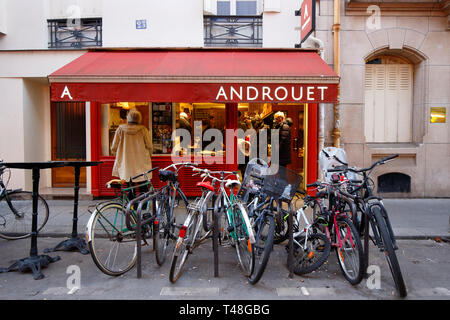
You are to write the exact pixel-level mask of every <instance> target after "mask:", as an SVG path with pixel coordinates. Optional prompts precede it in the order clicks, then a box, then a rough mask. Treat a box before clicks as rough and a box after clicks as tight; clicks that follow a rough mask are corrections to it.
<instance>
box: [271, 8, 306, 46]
mask: <svg viewBox="0 0 450 320" xmlns="http://www.w3.org/2000/svg"><path fill="white" fill-rule="evenodd" d="M300 5H301V0H282V1H280V3H279V7H278V3H277V2H276V1H272V2H271V3H270V6H269V4H267V6H266V7H265V8H266V9H267V10H268V11H265V12H264V13H263V47H264V48H294V47H295V44H297V43H300V29H298V28H299V27H300V17H297V16H295V11H296V10H299V9H300ZM278 8H279V12H277V9H278Z"/></svg>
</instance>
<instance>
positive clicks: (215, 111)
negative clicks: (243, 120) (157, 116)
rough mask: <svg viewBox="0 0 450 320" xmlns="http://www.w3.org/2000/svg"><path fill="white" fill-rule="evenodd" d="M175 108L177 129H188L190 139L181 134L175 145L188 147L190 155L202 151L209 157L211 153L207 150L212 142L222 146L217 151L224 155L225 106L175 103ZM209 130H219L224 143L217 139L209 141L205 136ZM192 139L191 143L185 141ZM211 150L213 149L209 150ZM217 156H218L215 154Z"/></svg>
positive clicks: (177, 136)
mask: <svg viewBox="0 0 450 320" xmlns="http://www.w3.org/2000/svg"><path fill="white" fill-rule="evenodd" d="M174 108H175V119H176V120H175V128H176V129H186V130H187V131H188V133H189V135H188V137H186V136H184V135H182V134H180V135H178V134H177V135H176V141H175V145H180V146H181V145H182V146H183V147H184V146H186V145H188V146H189V148H190V153H191V154H193V153H194V152H196V151H198V150H201V154H202V155H209V154H211V151H207V150H205V148H206V147H207V146H208V145H209V144H211V143H212V142H217V143H220V142H221V144H222V146H221V148H216V151H218V152H221V153H224V150H225V148H224V143H225V129H226V114H225V105H224V104H218V103H193V104H191V103H174ZM208 129H217V130H219V131H220V133H221V137H222V141H215V138H212V137H211V139H209V137H208V136H205V132H206V130H208ZM185 138H190V141H184V140H183V139H185ZM207 149H211V148H207ZM217 149H218V150H217ZM214 155H216V154H214Z"/></svg>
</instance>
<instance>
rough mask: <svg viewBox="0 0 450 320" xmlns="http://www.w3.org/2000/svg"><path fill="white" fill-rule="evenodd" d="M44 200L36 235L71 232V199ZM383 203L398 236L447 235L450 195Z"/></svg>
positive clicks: (83, 220) (81, 220) (83, 208)
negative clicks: (46, 211) (45, 212)
mask: <svg viewBox="0 0 450 320" xmlns="http://www.w3.org/2000/svg"><path fill="white" fill-rule="evenodd" d="M47 201H48V204H49V208H50V217H49V220H48V222H47V224H46V226H45V227H44V229H43V230H41V232H40V235H41V236H56V237H68V236H69V235H70V233H71V232H72V216H73V200H71V199H67V200H66V199H64V200H47ZM102 201H105V200H102V199H96V200H80V201H79V204H78V232H79V233H80V234H84V233H85V229H86V224H87V222H88V220H89V217H90V213H89V212H88V207H89V206H94V208H95V204H97V203H99V202H102ZM384 204H385V206H386V208H387V210H388V213H389V218H390V221H391V223H392V226H393V228H394V232H395V235H396V237H397V238H398V239H434V238H436V237H440V238H443V237H449V236H450V233H449V231H450V230H449V229H450V224H449V223H450V221H449V219H450V199H385V200H384ZM92 210H93V209H92ZM176 211H177V212H176V214H183V211H184V209H182V208H177V209H176ZM180 219H182V218H180ZM179 222H181V220H180V221H179Z"/></svg>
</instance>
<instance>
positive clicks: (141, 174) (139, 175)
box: [130, 167, 159, 180]
mask: <svg viewBox="0 0 450 320" xmlns="http://www.w3.org/2000/svg"><path fill="white" fill-rule="evenodd" d="M157 169H159V167H154V168H152V169H150V170H148V171H146V172H143V173H140V174H138V175H137V176H134V177H132V178H130V180H134V179H137V178H139V177H142V176H145V175H147V174H149V173H150V172H152V171H154V170H157Z"/></svg>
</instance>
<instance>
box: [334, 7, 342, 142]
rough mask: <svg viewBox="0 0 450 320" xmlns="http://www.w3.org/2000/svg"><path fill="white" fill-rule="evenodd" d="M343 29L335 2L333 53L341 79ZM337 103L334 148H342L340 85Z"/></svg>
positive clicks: (336, 70)
mask: <svg viewBox="0 0 450 320" xmlns="http://www.w3.org/2000/svg"><path fill="white" fill-rule="evenodd" d="M340 28H341V13H340V0H334V23H333V40H334V41H333V47H334V50H333V53H334V72H335V73H336V74H337V75H338V77H340V76H341V75H340V51H339V49H340V39H339V36H340V35H339V30H340ZM337 91H338V92H337V102H336V103H335V104H334V129H333V139H334V143H333V144H334V146H335V147H336V148H339V147H340V144H341V130H340V115H339V99H340V85H339V84H338V89H337Z"/></svg>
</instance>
